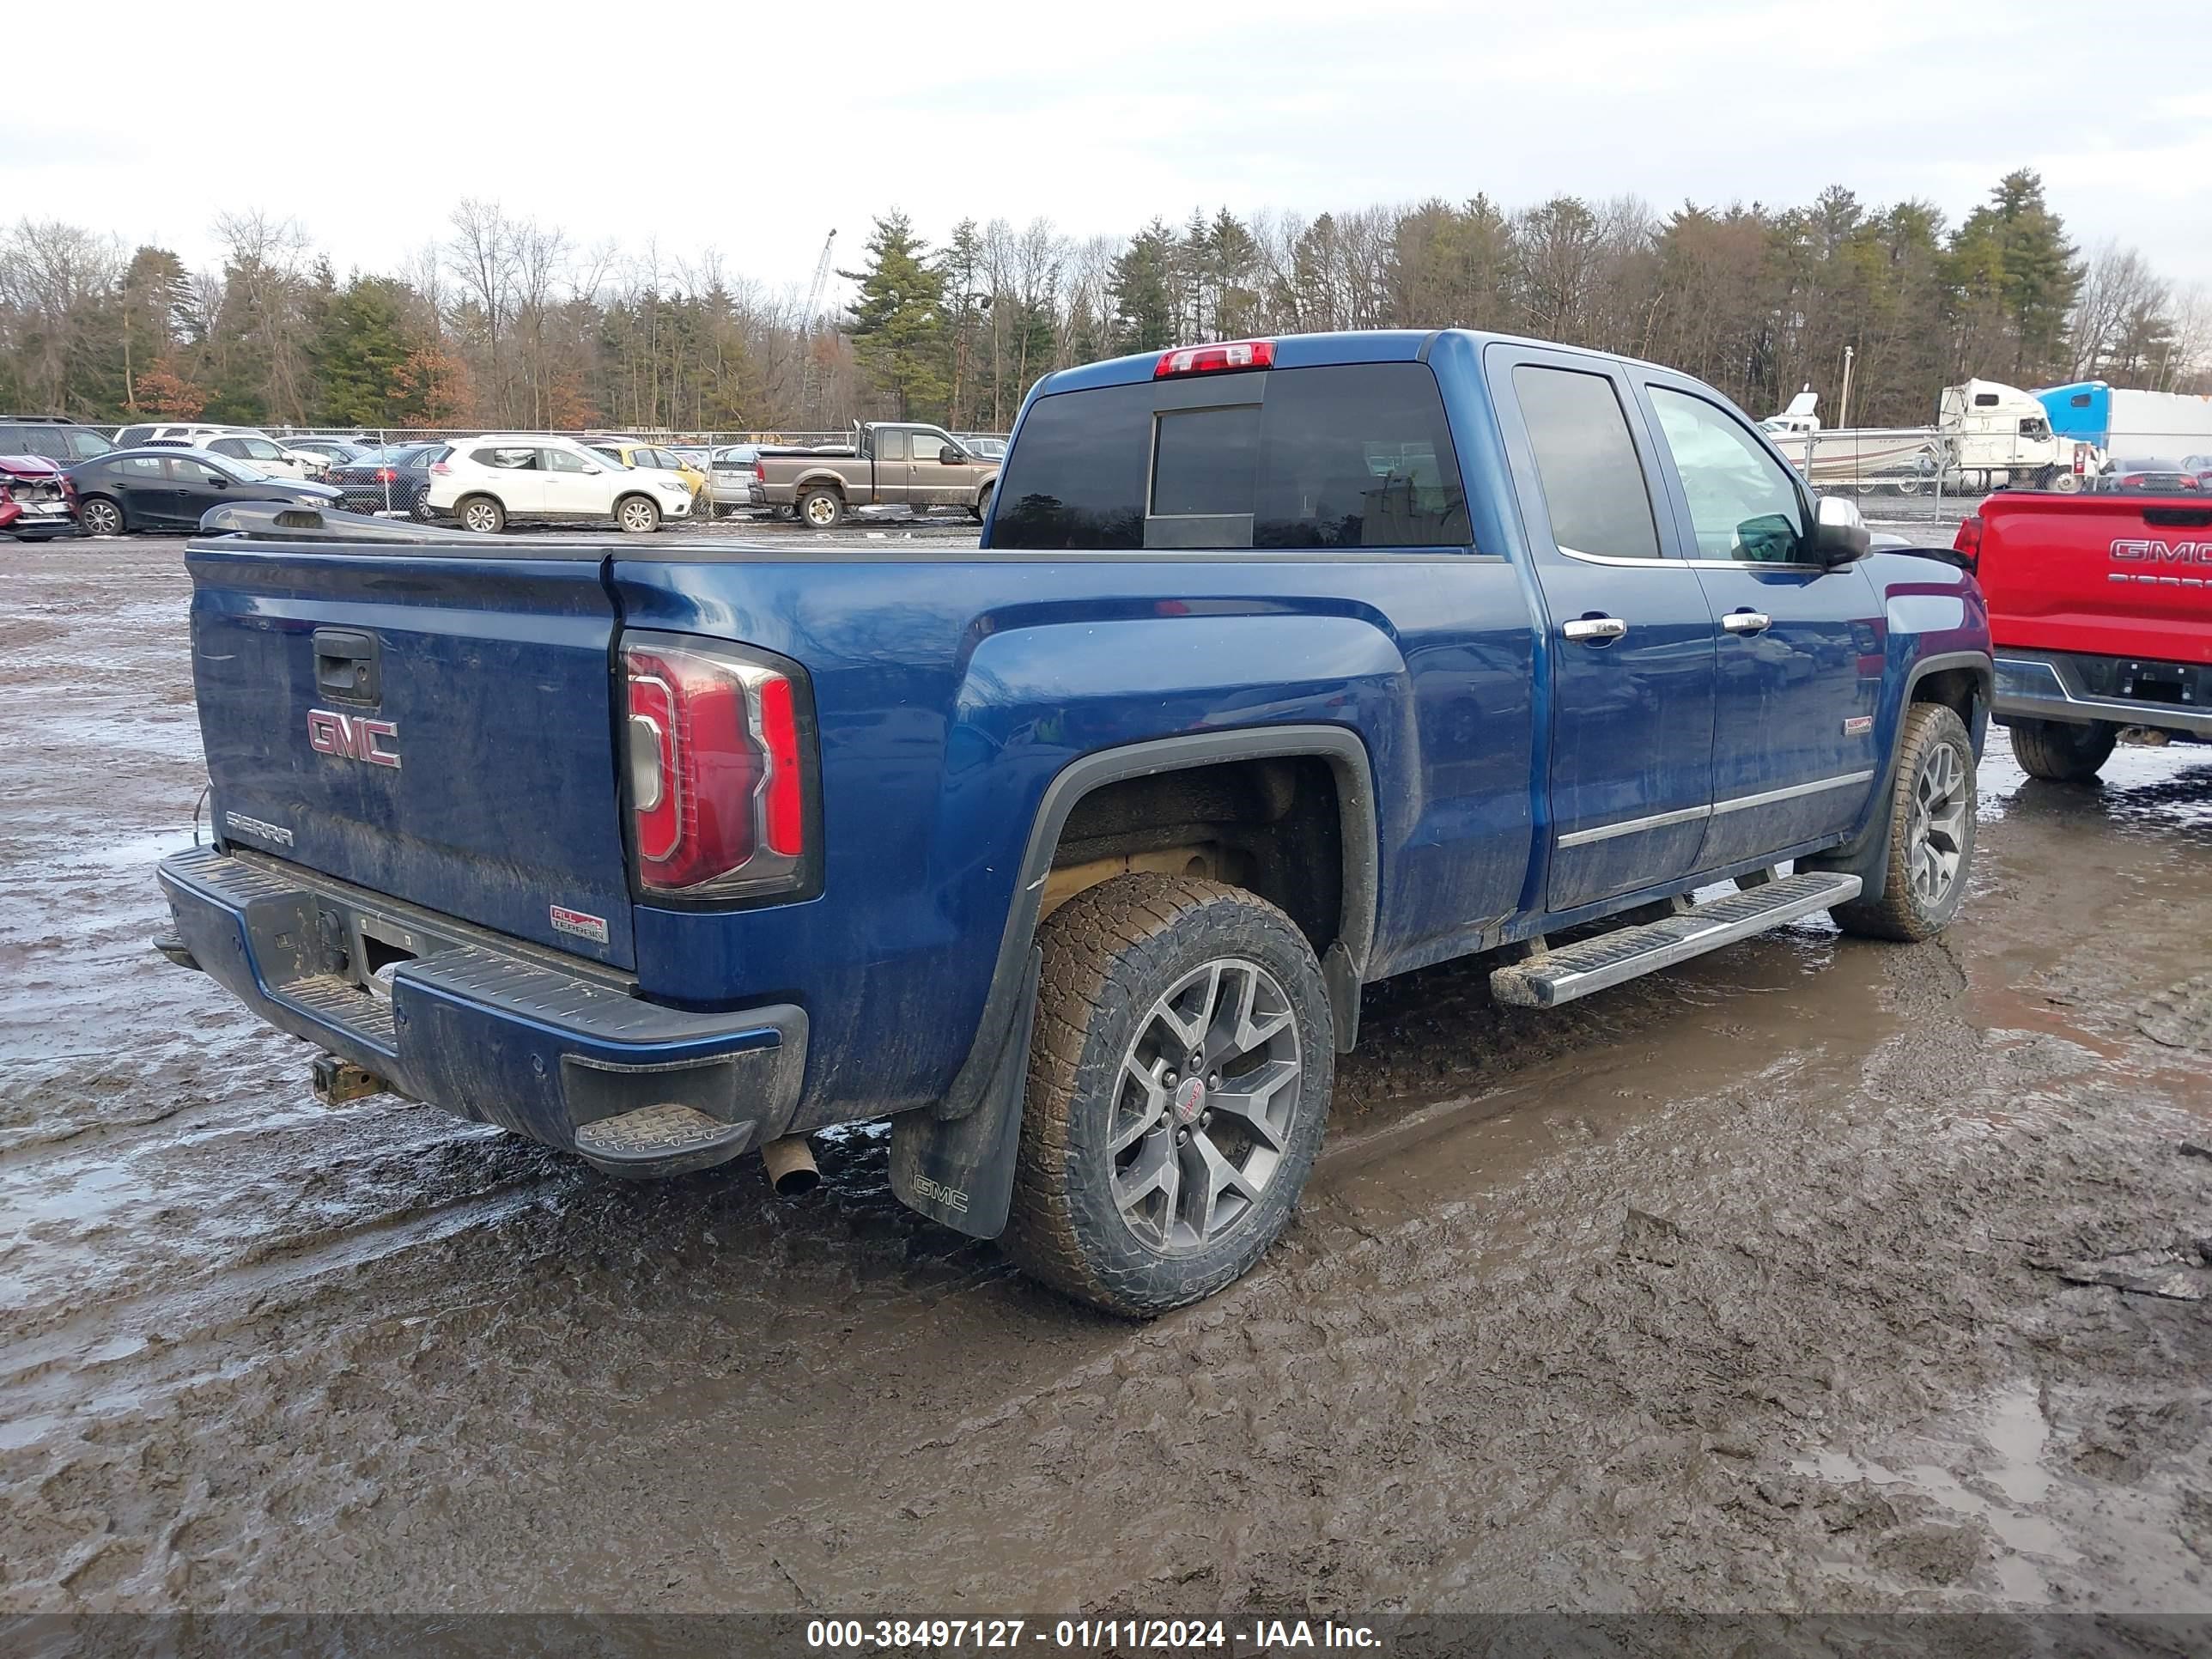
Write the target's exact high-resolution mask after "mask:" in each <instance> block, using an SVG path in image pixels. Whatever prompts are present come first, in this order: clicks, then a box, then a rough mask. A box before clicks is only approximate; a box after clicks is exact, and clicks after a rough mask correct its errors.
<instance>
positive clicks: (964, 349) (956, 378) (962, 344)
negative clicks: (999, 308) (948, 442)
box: [951, 293, 991, 428]
mask: <svg viewBox="0 0 2212 1659" xmlns="http://www.w3.org/2000/svg"><path fill="white" fill-rule="evenodd" d="M971 305H972V306H974V307H975V308H976V309H977V310H979V311H988V310H989V309H990V308H991V296H990V295H987V294H981V293H970V294H963V295H961V296H960V318H959V320H958V321H957V323H956V324H954V325H953V329H952V408H951V416H952V424H953V426H954V427H955V428H959V427H963V426H965V425H967V422H965V421H963V420H962V419H961V418H960V413H961V410H960V392H961V387H962V386H963V385H964V384H965V380H966V375H967V369H968V307H969V306H971Z"/></svg>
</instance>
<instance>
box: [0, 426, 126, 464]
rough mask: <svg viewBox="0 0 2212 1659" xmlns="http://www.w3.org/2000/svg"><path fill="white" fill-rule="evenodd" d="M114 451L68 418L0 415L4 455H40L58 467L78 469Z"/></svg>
mask: <svg viewBox="0 0 2212 1659" xmlns="http://www.w3.org/2000/svg"><path fill="white" fill-rule="evenodd" d="M114 447H115V446H114V445H113V444H112V443H110V442H109V441H107V440H106V438H104V437H102V436H101V435H100V434H99V433H97V432H94V430H93V429H92V428H90V427H88V426H79V425H78V424H77V423H76V422H75V421H72V420H71V419H70V417H69V416H66V415H0V455H36V456H39V457H40V458H41V459H46V460H49V461H52V463H53V464H54V465H56V466H75V465H76V464H77V463H78V462H79V461H88V460H90V459H92V458H93V457H94V456H95V455H105V454H106V453H108V452H109V451H110V450H112V449H113V448H114Z"/></svg>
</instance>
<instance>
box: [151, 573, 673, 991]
mask: <svg viewBox="0 0 2212 1659" xmlns="http://www.w3.org/2000/svg"><path fill="white" fill-rule="evenodd" d="M185 562H186V565H187V566H188V568H190V570H191V577H192V610H191V628H192V676H193V683H194V687H195V690H196V691H197V696H198V700H199V715H200V732H201V738H202V741H203V742H204V745H205V748H206V751H207V763H208V775H209V778H210V782H211V784H212V787H213V794H212V805H213V818H214V823H215V827H216V832H217V833H218V835H220V836H222V839H223V840H224V841H225V842H228V843H231V844H234V845H236V846H240V847H251V848H255V849H257V850H258V851H260V852H264V853H269V854H274V855H276V857H279V858H282V859H286V860H291V861H293V862H295V863H298V864H301V865H304V866H307V867H308V868H310V869H313V870H318V871H321V872H324V873H325V874H327V875H331V876H336V877H338V878H341V879H343V880H346V881H350V882H355V883H358V884H361V885H362V886H365V887H368V888H372V889H374V890H376V891H378V892H380V893H386V894H389V895H392V896H395V897H398V898H403V899H406V900H409V901H411V902H414V903H416V904H419V905H423V906H426V907H428V908H430V909H433V910H435V911H439V912H441V913H443V914H445V915H452V916H458V917H460V918H462V919H463V920H465V921H473V922H476V923H478V924H479V925H481V926H483V927H492V928H496V929H498V930H499V931H500V932H501V933H509V934H512V935H513V936H514V937H516V938H518V939H530V940H533V941H535V942H537V943H538V944H541V945H552V946H555V947H556V948H558V949H561V950H563V951H571V952H574V954H576V955H579V956H583V957H590V958H592V960H595V961H599V962H605V963H611V964H613V965H615V966H617V967H622V968H629V967H632V966H634V965H635V962H634V958H633V954H632V947H631V934H630V900H629V879H628V873H627V869H628V866H627V860H626V854H625V852H624V848H623V834H622V815H621V808H620V803H619V799H618V796H617V778H616V763H615V752H616V751H615V744H614V729H615V721H614V714H613V709H612V703H611V699H612V696H613V690H612V679H611V671H610V652H611V648H612V638H613V635H614V632H615V626H616V622H615V611H614V606H613V603H612V601H611V599H610V598H609V596H608V592H607V589H606V587H605V584H604V582H603V581H602V580H601V569H602V556H601V554H600V553H599V550H596V549H590V548H579V549H577V550H576V551H575V553H574V555H570V554H569V553H568V550H565V549H562V548H560V547H557V546H551V545H546V546H539V547H536V548H523V549H518V550H515V551H513V552H511V553H508V552H493V551H491V550H486V551H485V552H483V553H482V554H478V553H477V552H476V551H475V550H463V551H459V552H448V551H447V550H443V549H440V548H429V547H423V546H419V545H415V546H395V547H392V548H391V549H389V550H386V549H385V548H381V547H377V546H362V545H359V544H356V545H353V546H349V547H346V548H344V549H343V550H338V549H335V548H322V549H319V548H315V547H312V546H308V547H298V546H285V545H282V544H277V545H270V544H262V543H246V542H224V543H214V544H204V545H195V546H194V547H192V548H191V550H190V551H189V552H188V553H187V555H186V557H185Z"/></svg>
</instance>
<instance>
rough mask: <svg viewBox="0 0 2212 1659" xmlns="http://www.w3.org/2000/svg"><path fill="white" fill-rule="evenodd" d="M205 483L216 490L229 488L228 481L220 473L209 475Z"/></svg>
mask: <svg viewBox="0 0 2212 1659" xmlns="http://www.w3.org/2000/svg"><path fill="white" fill-rule="evenodd" d="M207 481H208V483H210V484H212V485H213V486H214V487H215V488H216V489H228V488H229V487H230V480H229V479H228V478H226V477H223V476H222V473H220V472H210V473H209V474H208V475H207Z"/></svg>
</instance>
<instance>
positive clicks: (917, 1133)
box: [891, 950, 1044, 1238]
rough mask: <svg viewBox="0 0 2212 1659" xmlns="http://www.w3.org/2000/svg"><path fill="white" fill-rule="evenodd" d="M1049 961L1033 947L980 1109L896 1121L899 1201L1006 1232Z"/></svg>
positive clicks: (945, 1219) (971, 1229) (965, 1225)
mask: <svg viewBox="0 0 2212 1659" xmlns="http://www.w3.org/2000/svg"><path fill="white" fill-rule="evenodd" d="M1043 962H1044V953H1043V952H1042V951H1036V950H1032V951H1030V961H1029V969H1028V971H1027V972H1026V973H1025V974H1024V975H1023V977H1022V994H1021V997H1020V1000H1018V1002H1017V1003H1016V1004H1015V1006H1014V1017H1013V1018H1012V1020H1011V1021H1009V1022H1008V1023H1007V1029H1006V1041H1005V1043H1004V1045H1003V1047H1001V1048H1000V1051H999V1056H998V1062H997V1064H995V1065H994V1066H992V1068H991V1080H990V1084H989V1086H988V1087H987V1088H986V1089H985V1090H984V1091H983V1097H982V1099H981V1101H980V1102H979V1103H977V1104H976V1106H975V1109H974V1110H973V1111H971V1112H969V1113H968V1114H967V1115H964V1116H962V1117H956V1118H942V1117H939V1116H938V1115H937V1114H936V1113H935V1112H933V1111H920V1112H902V1113H901V1114H900V1115H898V1116H897V1117H895V1118H893V1119H892V1120H891V1190H892V1191H893V1192H895V1193H896V1194H898V1197H899V1202H900V1203H902V1204H903V1205H905V1206H907V1207H908V1209H910V1210H918V1211H920V1212H921V1213H922V1214H923V1215H926V1216H927V1217H928V1218H930V1219H931V1220H932V1221H936V1222H941V1223H942V1224H943V1225H945V1226H947V1227H950V1228H951V1229H952V1230H953V1231H956V1232H963V1233H965V1234H967V1235H968V1236H969V1237H970V1238H996V1237H998V1236H999V1235H1000V1233H1002V1232H1004V1231H1006V1212H1008V1211H1009V1210H1010V1209H1012V1206H1013V1201H1014V1159H1015V1155H1016V1154H1017V1152H1018V1151H1019V1150H1020V1147H1021V1140H1022V1096H1023V1094H1024V1092H1025V1091H1026V1090H1027V1087H1028V1084H1029V1069H1030V1027H1031V1026H1032V1025H1033V1024H1035V1023H1036V995H1037V973H1038V970H1039V969H1040V968H1041V967H1042V965H1043Z"/></svg>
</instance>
